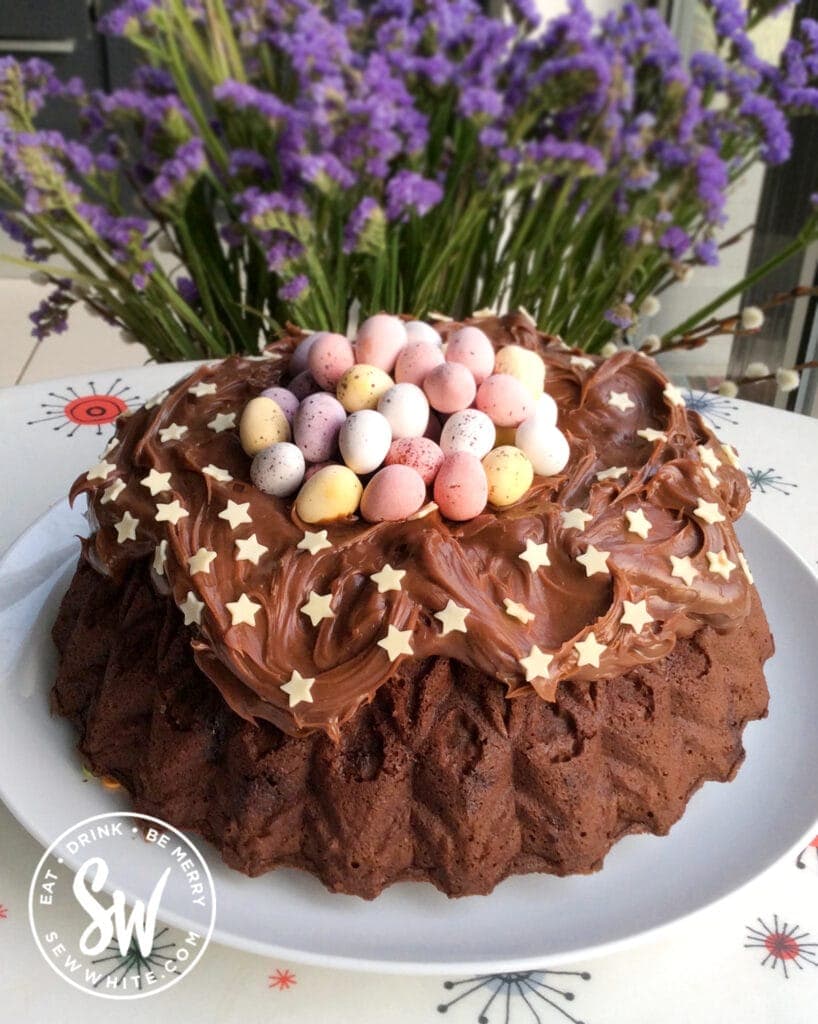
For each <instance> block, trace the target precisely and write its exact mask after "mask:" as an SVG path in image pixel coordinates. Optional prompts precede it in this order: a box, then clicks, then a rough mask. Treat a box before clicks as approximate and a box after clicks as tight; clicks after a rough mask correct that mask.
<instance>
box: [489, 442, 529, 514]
mask: <svg viewBox="0 0 818 1024" xmlns="http://www.w3.org/2000/svg"><path fill="white" fill-rule="evenodd" d="M483 470H484V472H485V474H486V479H487V480H488V485H489V504H490V505H494V506H495V507H496V508H505V507H506V505H513V504H514V502H515V501H519V500H520V498H522V496H523V495H524V494H525V492H526V491H527V490H528V488H529V487H530V486H531V483H532V481H533V480H534V468H533V467H532V465H531V463H530V462H529V461H528V458H527V456H526V455H525V454H524V453H523V452H521V451H520V449H519V448H515V447H514V446H513V445H510V444H504V445H501V446H500V447H499V448H495V449H494V450H493V451H490V452H489V453H488V455H487V456H486V457H485V458H484V459H483Z"/></svg>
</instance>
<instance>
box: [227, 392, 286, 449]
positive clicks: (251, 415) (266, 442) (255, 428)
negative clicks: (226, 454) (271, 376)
mask: <svg viewBox="0 0 818 1024" xmlns="http://www.w3.org/2000/svg"><path fill="white" fill-rule="evenodd" d="M239 437H240V438H241V446H242V448H243V449H244V450H245V451H246V452H247V454H248V455H255V454H256V452H260V451H261V450H262V448H269V447H270V445H271V444H276V442H278V441H289V440H290V424H289V423H288V422H287V417H286V416H285V415H284V413H283V412H282V411H281V408H280V407H279V406H278V404H277V403H276V402H274V401H273V400H272V398H263V397H262V396H261V395H259V396H258V397H257V398H251V399H250V401H249V402H248V403H247V405H245V407H244V411H243V412H242V414H241V422H240V423H239Z"/></svg>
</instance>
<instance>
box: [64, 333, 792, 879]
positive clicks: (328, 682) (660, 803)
mask: <svg viewBox="0 0 818 1024" xmlns="http://www.w3.org/2000/svg"><path fill="white" fill-rule="evenodd" d="M467 323H468V324H469V325H472V326H476V327H479V329H480V330H481V331H483V332H484V333H485V334H486V335H488V337H489V338H490V339H491V341H492V343H493V345H494V346H495V348H497V349H498V350H499V349H501V348H503V347H504V346H507V345H512V344H513V345H517V346H521V347H522V348H524V349H527V350H529V351H534V352H537V353H538V354H539V355H540V356H541V358H542V360H543V362H544V363H545V366H546V370H547V373H546V379H545V388H546V391H547V393H548V394H549V395H550V396H551V398H553V399H554V400H555V401H556V405H557V408H558V410H559V420H558V425H559V428H560V430H561V431H562V432H563V433H564V435H565V437H566V438H567V439H568V441H569V444H570V458H569V460H568V463H567V465H566V466H565V467H564V469H563V470H562V471H560V472H558V473H555V474H553V475H551V476H547V477H546V476H541V475H535V476H534V477H533V482H532V484H531V486H530V487H529V488H528V490H527V491H526V492H525V494H524V495H523V496H522V497H521V498H520V499H519V500H517V501H514V502H512V503H511V504H508V505H505V506H503V507H494V506H492V505H489V506H488V507H486V509H485V510H484V511H483V512H481V513H480V514H479V515H477V516H475V517H474V518H471V519H469V520H466V521H462V522H457V521H453V520H451V519H447V518H445V517H444V516H443V515H441V512H440V509H439V508H438V507H437V505H436V504H435V503H434V502H433V501H431V500H430V501H428V502H427V504H426V505H424V506H423V508H421V509H420V510H419V511H418V512H417V513H415V514H413V515H412V516H410V517H408V518H405V519H402V520H400V521H378V522H374V523H373V522H365V521H363V520H362V519H361V518H360V517H359V516H347V517H345V518H343V519H338V520H334V521H331V522H326V523H323V524H322V523H316V522H314V521H313V522H305V521H303V520H302V519H301V518H300V517H299V514H298V512H297V511H296V505H295V502H294V499H293V498H291V497H277V496H275V495H274V494H270V493H265V492H264V491H262V490H260V489H259V487H257V486H255V485H254V484H253V483H252V482H251V474H250V468H251V458H250V456H249V455H248V454H247V453H246V451H245V448H246V445H245V448H243V447H242V443H241V438H240V434H239V421H240V417H241V414H242V410H243V408H244V407H245V406H246V405H247V403H248V402H249V401H250V400H251V399H253V398H255V397H256V396H258V395H260V394H261V392H262V391H264V390H265V389H267V388H270V387H272V386H277V385H285V384H286V382H287V381H288V380H289V379H290V376H291V368H290V360H291V358H292V354H293V352H294V350H296V346H297V345H298V343H299V342H300V341H302V338H303V335H302V332H299V331H297V330H295V329H291V330H290V331H289V332H288V333H287V334H286V335H285V336H284V337H283V338H282V339H281V340H280V341H279V342H277V343H276V344H274V345H272V346H271V347H270V348H269V349H268V350H267V352H265V353H264V356H263V357H262V358H258V359H251V358H241V357H231V358H229V359H226V360H224V361H222V362H220V363H217V364H210V365H207V366H202V367H201V368H199V369H197V370H196V371H195V372H194V373H193V374H192V375H191V376H190V377H188V378H186V379H184V380H182V381H180V382H179V383H178V384H176V385H175V386H174V387H173V388H171V389H170V390H169V391H167V392H163V393H162V394H161V395H158V396H156V397H155V398H154V399H152V400H151V401H150V402H148V403H146V405H145V407H144V408H143V409H141V410H139V411H138V412H136V413H135V414H133V415H131V416H129V417H128V418H124V419H122V420H121V421H120V422H119V424H118V427H117V432H116V436H115V438H114V440H113V441H112V442H111V444H110V445H109V447H108V449H107V450H106V453H105V454H104V456H103V458H102V461H101V462H100V463H99V464H98V465H97V466H94V467H92V469H91V470H90V471H89V472H88V473H86V474H83V475H82V477H81V478H80V479H79V480H78V481H77V482H76V484H75V485H74V488H73V490H72V499H73V498H76V497H77V496H78V495H79V494H80V493H86V494H87V495H88V502H89V518H90V522H91V527H92V532H91V535H90V537H89V538H87V539H86V540H84V541H83V542H82V553H81V556H80V560H79V565H78V568H77V571H76V574H75V576H74V578H73V580H72V582H71V585H70V588H69V590H68V593H67V594H66V596H65V598H64V600H63V603H62V606H61V608H60V612H59V616H58V619H57V622H56V624H55V626H54V640H55V643H56V645H57V648H58V651H59V667H58V673H57V679H56V682H55V685H54V688H53V693H52V704H53V708H54V710H55V711H56V712H57V713H59V714H61V715H64V716H67V717H68V718H70V719H71V720H72V721H73V722H74V723H75V724H76V726H77V729H78V731H79V736H80V740H79V747H80V751H81V753H82V756H83V758H84V760H85V762H86V763H87V764H88V766H89V767H90V768H91V770H92V771H93V772H95V773H97V774H100V775H105V776H110V777H113V778H114V779H116V780H117V781H119V782H120V783H121V784H122V785H123V786H124V787H125V788H126V789H127V790H128V791H129V793H130V794H131V796H132V798H133V802H134V805H135V807H136V809H137V810H140V811H142V812H145V813H148V814H152V815H155V816H157V817H160V818H163V819H165V820H166V821H168V822H170V823H172V824H173V825H175V826H177V827H180V828H184V829H189V830H192V831H194V832H197V833H199V834H201V835H203V836H204V837H206V838H207V839H208V840H210V841H211V842H212V843H214V844H215V845H216V846H217V847H218V848H219V850H220V851H221V853H222V855H223V857H224V859H225V861H226V862H227V863H228V864H229V865H231V866H232V867H234V868H237V869H238V870H240V871H243V872H245V873H247V874H249V875H259V874H262V873H263V872H266V871H269V870H271V869H273V868H275V867H278V866H282V865H286V866H292V867H297V868H302V869H304V870H306V871H308V872H310V873H311V874H314V875H316V876H317V877H318V878H320V879H321V881H322V882H323V883H324V884H325V885H326V886H327V888H329V889H331V890H332V891H336V892H346V893H354V894H357V895H360V896H363V897H365V898H372V897H375V896H377V895H378V893H380V892H381V891H382V890H383V889H384V887H386V886H388V885H390V884H392V883H393V882H396V881H399V880H403V879H413V880H423V881H429V882H432V883H433V884H434V885H436V886H437V887H438V888H439V889H441V890H442V891H443V892H445V893H447V894H448V895H450V896H461V895H468V894H476V893H487V892H490V891H491V890H492V888H493V887H494V886H495V885H496V884H497V883H498V882H499V881H501V880H502V879H503V878H505V877H507V876H509V875H513V874H520V873H526V872H550V873H553V874H559V875H565V874H570V873H576V872H590V871H593V870H596V869H598V868H599V867H600V866H601V865H602V862H603V858H604V857H605V854H606V853H607V851H608V850H609V849H610V847H611V846H612V844H613V843H614V842H616V840H617V839H619V838H620V837H621V836H622V835H624V834H626V833H629V832H643V831H648V832H652V833H656V834H663V833H666V832H667V831H668V830H669V828H670V827H671V825H672V824H673V823H674V822H675V821H677V820H678V818H679V817H680V816H681V815H682V813H683V812H684V809H685V806H686V804H687V801H688V800H689V798H690V796H691V794H692V793H693V792H694V791H695V790H696V789H697V788H698V787H699V786H700V785H701V784H702V783H703V782H704V781H706V780H708V779H713V780H720V781H727V780H728V779H730V778H731V777H732V776H733V774H734V773H735V772H736V770H737V768H738V766H739V765H740V763H741V760H742V758H743V748H742V742H741V739H742V732H743V728H744V726H745V724H746V723H747V722H748V721H750V720H753V719H757V718H761V717H764V715H765V714H766V708H767V700H768V695H767V688H766V685H765V681H764V675H763V664H764V661H765V660H766V659H767V658H768V657H769V656H770V655H771V653H772V638H771V636H770V632H769V629H768V626H767V622H766V619H765V616H764V612H763V610H762V608H761V604H760V602H759V599H758V595H757V592H756V590H755V587H754V586H753V581H752V577H751V575H750V569H749V566H748V565H747V562H746V559H745V558H744V555H743V553H742V552H741V549H740V547H739V545H738V542H737V539H736V536H735V533H734V530H733V522H734V521H735V520H736V519H737V518H738V517H739V516H740V515H741V513H742V511H743V510H744V507H745V505H746V502H747V500H748V497H749V490H748V486H747V483H746V479H745V476H744V474H743V473H742V472H741V470H740V469H739V468H738V465H737V461H736V456H735V453H734V452H733V450H732V449H731V448H729V447H728V446H724V445H722V444H720V443H719V442H718V440H717V439H716V438H715V436H714V435H713V433H712V432H711V431H710V430H709V429H708V428H707V427H706V426H705V424H704V423H703V421H702V420H701V418H700V417H699V416H698V415H697V414H696V413H695V412H691V411H688V410H687V409H686V408H685V405H684V401H683V399H682V396H681V395H680V394H679V392H678V391H677V389H676V388H674V387H673V385H671V384H670V383H669V382H668V381H667V379H666V378H665V377H664V376H663V375H662V373H661V371H660V370H659V368H658V366H657V364H656V363H655V361H653V360H652V359H650V358H648V357H647V356H645V355H643V354H640V353H635V352H633V351H630V350H629V351H623V352H620V353H619V354H617V355H615V356H613V357H611V358H609V359H606V360H600V359H597V358H591V357H588V356H585V355H583V354H581V353H578V352H576V351H572V350H570V349H568V348H567V347H565V346H564V345H563V344H562V343H561V342H560V341H559V340H558V339H554V338H550V337H548V336H546V335H543V334H541V333H539V332H537V331H536V330H535V328H534V327H533V326H532V325H531V323H530V322H529V320H528V319H527V318H526V317H525V316H524V315H522V314H513V315H509V316H505V317H501V318H493V317H492V318H488V317H483V318H479V319H473V320H470V321H467ZM461 326H462V325H459V324H454V323H448V322H447V323H444V324H442V325H440V326H439V330H440V333H441V334H442V335H443V338H444V341H445V340H446V339H447V338H450V337H451V336H452V334H453V333H454V332H455V331H457V330H458V329H459V328H460V327H461ZM500 432H501V431H500V429H499V428H498V434H499V433H500ZM498 450H499V449H498ZM308 472H309V471H308ZM319 527H320V528H319Z"/></svg>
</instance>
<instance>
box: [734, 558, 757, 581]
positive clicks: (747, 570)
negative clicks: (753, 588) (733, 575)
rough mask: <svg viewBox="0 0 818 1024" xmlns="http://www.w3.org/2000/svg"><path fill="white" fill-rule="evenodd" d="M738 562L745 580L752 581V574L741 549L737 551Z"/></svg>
mask: <svg viewBox="0 0 818 1024" xmlns="http://www.w3.org/2000/svg"><path fill="white" fill-rule="evenodd" d="M738 564H739V565H740V566H741V571H742V572H743V573H744V575H745V576H746V577H747V582H748V583H754V582H755V581H754V580H753V574H752V573H751V572H750V563H749V562H748V561H747V557H746V556H745V554H744V552H743V551H739V553H738Z"/></svg>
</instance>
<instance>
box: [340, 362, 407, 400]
mask: <svg viewBox="0 0 818 1024" xmlns="http://www.w3.org/2000/svg"><path fill="white" fill-rule="evenodd" d="M394 383H395V382H394V381H393V380H392V378H391V377H390V376H389V374H388V373H387V372H386V371H385V370H381V369H380V368H379V367H377V366H370V365H369V364H367V363H358V365H357V366H352V367H350V369H348V370H347V372H346V373H345V374H344V375H343V377H342V378H341V379H340V380H339V381H338V387H337V389H336V392H335V394H336V395H337V396H338V401H339V402H340V403H341V405H342V406H343V407H344V408H345V409H346V411H347V412H359V411H360V410H361V409H377V407H378V401H379V400H380V397H381V395H383V394H384V393H385V392H387V391H388V390H389V389H390V388H391V387H392V386H393V384H394Z"/></svg>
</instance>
